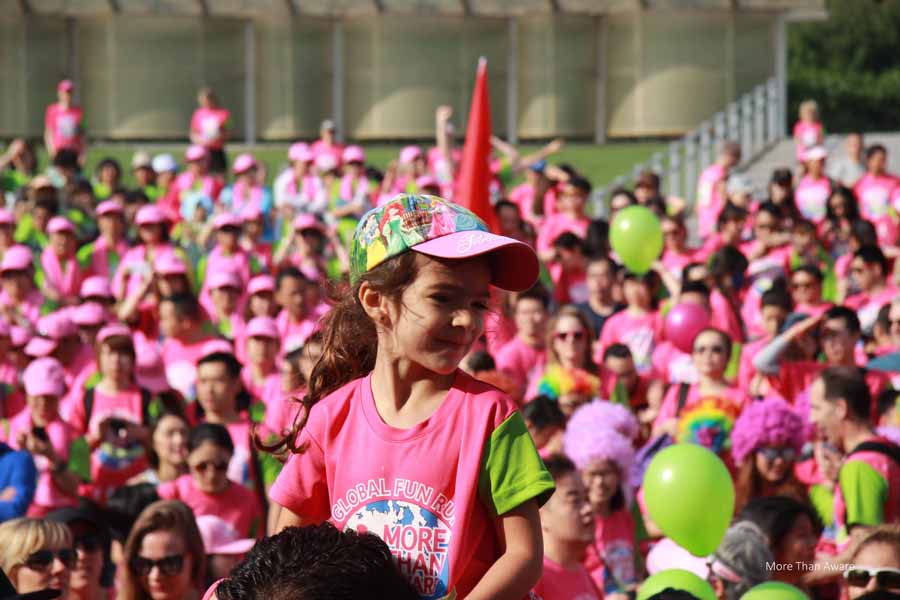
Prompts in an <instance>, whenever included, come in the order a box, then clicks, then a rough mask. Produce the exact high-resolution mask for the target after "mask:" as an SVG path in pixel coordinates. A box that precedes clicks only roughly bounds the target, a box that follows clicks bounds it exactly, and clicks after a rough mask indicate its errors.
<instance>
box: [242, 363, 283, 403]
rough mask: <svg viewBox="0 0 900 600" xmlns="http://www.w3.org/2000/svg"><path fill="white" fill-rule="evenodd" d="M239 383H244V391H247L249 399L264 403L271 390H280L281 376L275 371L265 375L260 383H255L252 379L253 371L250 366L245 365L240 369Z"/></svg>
mask: <svg viewBox="0 0 900 600" xmlns="http://www.w3.org/2000/svg"><path fill="white" fill-rule="evenodd" d="M241 381H242V382H244V389H245V390H247V393H248V394H250V397H251V398H253V400H254V401H257V402H264V401H265V399H266V396H267V395H269V396H271V393H272V392H271V390H272V389H273V388H274V389H276V390H280V389H281V374H280V373H279V372H278V370H277V369H275V370H273V371H272V372H271V373H269V374H268V375H266V377H265V378H264V379H263V381H262V382H260V383H257V382H256V381H254V379H253V371H252V369H251V368H250V365H247V366H245V367H244V368H243V369H241Z"/></svg>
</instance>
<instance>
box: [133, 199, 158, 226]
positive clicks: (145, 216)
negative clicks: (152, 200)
mask: <svg viewBox="0 0 900 600" xmlns="http://www.w3.org/2000/svg"><path fill="white" fill-rule="evenodd" d="M134 222H135V223H137V224H138V225H159V224H161V223H165V222H166V215H165V213H163V211H162V209H161V208H159V207H158V206H156V205H155V204H147V205H146V206H142V207H141V209H140V210H139V211H138V212H137V216H135V218H134Z"/></svg>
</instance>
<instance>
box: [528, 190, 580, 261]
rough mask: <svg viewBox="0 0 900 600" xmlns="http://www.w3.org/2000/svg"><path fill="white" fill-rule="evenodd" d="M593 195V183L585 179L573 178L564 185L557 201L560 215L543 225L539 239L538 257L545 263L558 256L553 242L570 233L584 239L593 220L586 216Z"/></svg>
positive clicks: (545, 221) (546, 220)
mask: <svg viewBox="0 0 900 600" xmlns="http://www.w3.org/2000/svg"><path fill="white" fill-rule="evenodd" d="M590 195H591V183H590V182H589V181H588V180H587V179H585V178H583V177H577V176H576V177H572V178H571V179H570V180H569V181H568V182H566V183H565V184H563V188H562V195H561V196H560V197H559V200H557V207H558V208H559V213H557V214H555V215H553V216H552V217H548V218H546V219H545V220H544V224H543V225H541V230H540V233H539V234H538V238H537V252H538V256H539V257H540V258H541V260H543V261H544V262H551V261H553V260H554V258H555V256H556V251H555V249H554V248H553V242H555V241H556V238H558V237H559V236H560V235H562V234H563V233H565V232H567V231H569V232H571V233H574V234H575V235H577V236H578V237H580V238H582V239H584V237H585V235H586V234H587V228H588V225H590V223H591V220H590V219H588V218H587V217H586V216H585V214H584V208H585V204H586V203H587V201H588V198H589V197H590Z"/></svg>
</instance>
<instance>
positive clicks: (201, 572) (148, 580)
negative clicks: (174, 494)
mask: <svg viewBox="0 0 900 600" xmlns="http://www.w3.org/2000/svg"><path fill="white" fill-rule="evenodd" d="M124 564H125V565H126V568H125V573H124V576H123V578H122V587H121V589H120V591H119V596H118V599H119V600H197V599H198V598H200V594H201V591H202V589H203V583H204V576H205V571H206V553H205V551H204V549H203V538H201V537H200V531H199V530H198V529H197V523H196V521H195V520H194V514H193V513H192V512H191V509H190V508H188V506H187V505H185V504H184V503H182V502H177V501H170V500H160V501H159V502H154V503H153V504H151V505H150V506H148V507H147V508H146V509H144V511H143V512H142V513H141V515H140V516H139V517H138V519H137V521H135V523H134V527H133V528H132V529H131V533H130V534H129V536H128V541H126V542H125V556H124Z"/></svg>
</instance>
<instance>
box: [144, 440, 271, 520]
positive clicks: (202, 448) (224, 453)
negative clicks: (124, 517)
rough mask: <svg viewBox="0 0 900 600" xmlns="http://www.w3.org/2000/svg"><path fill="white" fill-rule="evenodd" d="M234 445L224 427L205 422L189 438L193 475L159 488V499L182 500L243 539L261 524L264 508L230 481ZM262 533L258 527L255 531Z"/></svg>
mask: <svg viewBox="0 0 900 600" xmlns="http://www.w3.org/2000/svg"><path fill="white" fill-rule="evenodd" d="M233 453H234V442H232V441H231V435H230V434H229V433H228V430H227V429H226V428H225V426H224V425H219V424H218V423H202V424H200V425H197V426H196V427H194V429H193V430H192V431H191V434H190V436H189V437H188V461H187V462H188V467H189V469H190V473H189V474H187V475H182V476H181V477H179V478H178V479H176V480H174V481H168V482H166V483H163V484H161V485H160V486H159V488H158V492H159V497H160V498H163V499H165V500H181V501H182V502H184V503H185V504H187V505H188V506H189V507H191V509H192V510H193V511H194V514H196V515H198V516H199V515H216V516H218V517H220V518H222V519H224V520H225V521H226V522H227V523H228V524H229V525H231V526H232V527H234V529H235V530H237V532H238V533H239V534H240V535H242V536H248V535H251V534H252V532H253V530H254V525H255V524H257V523H259V522H261V521H260V520H261V518H262V514H263V511H262V507H261V506H260V503H259V500H258V498H257V496H256V494H254V493H253V492H252V491H251V490H250V489H249V488H247V487H245V486H243V485H241V484H240V483H237V482H234V481H231V480H230V479H228V463H229V461H230V460H231V457H232V454H233ZM256 530H257V531H260V530H259V528H258V527H257V528H256Z"/></svg>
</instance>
